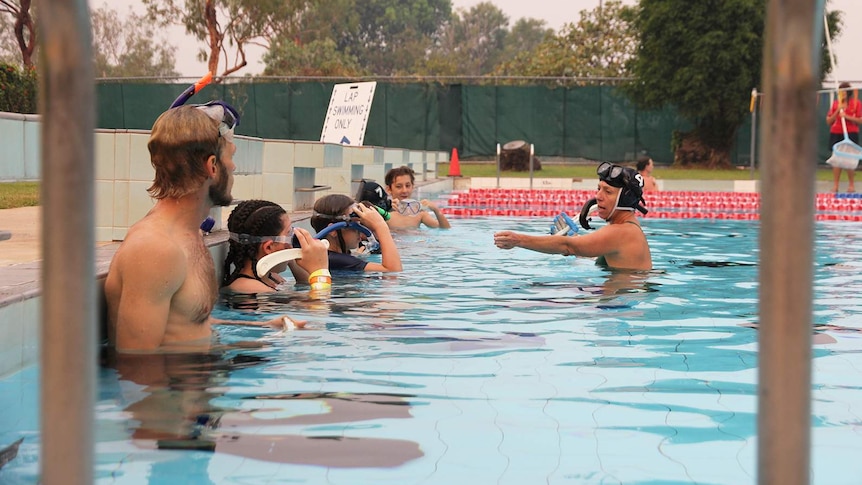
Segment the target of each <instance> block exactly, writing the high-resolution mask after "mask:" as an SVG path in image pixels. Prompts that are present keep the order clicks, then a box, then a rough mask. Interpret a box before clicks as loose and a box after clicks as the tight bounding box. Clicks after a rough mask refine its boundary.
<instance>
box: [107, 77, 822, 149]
mask: <svg viewBox="0 0 862 485" xmlns="http://www.w3.org/2000/svg"><path fill="white" fill-rule="evenodd" d="M334 84H335V83H332V82H267V81H261V80H253V81H249V82H237V83H229V84H220V85H213V86H208V87H207V88H205V89H204V91H202V92H201V93H199V94H198V95H197V97H196V99H194V100H193V101H194V102H198V103H202V102H206V101H208V100H210V99H224V100H225V101H227V102H229V103H231V104H232V105H234V106H236V107H237V108H238V110H239V111H240V113H241V115H242V119H241V123H240V126H239V127H237V133H239V134H243V135H250V136H256V137H261V138H277V139H287V140H319V139H320V133H321V130H322V128H323V122H324V118H325V116H326V109H327V107H328V106H329V97H330V95H331V94H332V88H333V85H334ZM185 87H186V85H181V84H156V83H108V82H105V83H101V84H99V85H98V86H97V99H98V126H99V127H100V128H109V129H142V130H148V129H150V128H151V127H152V125H153V122H154V121H155V120H156V118H157V117H158V115H159V114H160V113H161V112H162V111H163V110H164V109H166V108H167V107H168V106H169V105H170V103H171V102H172V101H173V100H174V98H176V96H178V95H179V93H180V92H182V90H183V89H184V88H185ZM828 108H829V99H828V95H821V97H820V99H819V100H818V120H817V121H818V122H817V124H816V129H817V130H818V136H819V138H818V139H819V140H821V142H820V145H819V146H820V150H819V152H818V159H819V160H818V161H819V162H820V163H823V161H824V160H826V158H828V157H829V155H830V151H831V148H830V147H828V146H827V144H828V142H827V140H828V136H829V134H828V127H827V126H826V124H825V122H824V121H823V120H824V119H825V117H826V111H827V109H828ZM689 129H691V125H690V124H689V123H688V122H686V121H685V120H683V119H681V118H680V117H679V116H678V115H677V114H676V112H675V111H674V110H673V109H672V108H666V109H664V110H658V111H644V110H638V109H637V108H636V107H635V106H634V105H633V104H632V103H631V102H630V101H629V100H628V99H627V98H626V97H625V96H623V95H622V94H621V93H620V91H619V90H617V89H616V88H614V87H609V86H590V87H570V88H564V87H557V88H551V87H545V86H472V85H471V86H468V85H461V84H435V83H414V84H404V83H383V82H378V84H377V88H376V90H375V94H374V101H373V103H372V108H371V113H370V115H369V120H368V127H367V131H366V134H365V144H366V145H374V146H386V147H398V148H409V149H415V150H432V151H437V150H441V151H446V152H448V151H451V149H452V148H457V149H458V152H459V153H460V154H461V156H462V157H472V156H481V157H493V156H494V154H495V153H496V149H497V144H498V143H499V144H500V145H503V144H505V143H507V142H509V141H513V140H524V141H526V142H528V143H532V144H533V145H534V146H535V149H536V155H537V156H539V157H543V156H544V157H567V158H585V159H590V160H611V161H632V160H634V159H636V158H637V156H638V155H640V154H649V155H650V156H652V158H653V159H654V160H656V161H657V162H659V163H662V164H669V163H670V162H671V161H672V160H673V154H672V151H671V146H670V144H671V138H672V135H673V132H674V131H676V130H679V131H687V130H689ZM756 138H757V137H756ZM755 153H756V151H755ZM732 158H733V162H734V163H736V164H737V165H746V166H747V165H748V164H749V163H750V161H751V120H750V119H749V120H747V121H746V122H745V123H744V124H743V126H742V127H740V129H739V131H738V133H737V137H736V146H735V148H734V150H733V153H732Z"/></svg>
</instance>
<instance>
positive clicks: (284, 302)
mask: <svg viewBox="0 0 862 485" xmlns="http://www.w3.org/2000/svg"><path fill="white" fill-rule="evenodd" d="M549 225H550V221H546V220H539V219H537V218H533V219H521V218H515V219H505V218H484V219H482V218H479V219H455V220H453V226H454V227H453V229H452V230H449V231H439V230H422V231H417V232H414V233H410V234H400V235H398V236H397V243H398V245H399V247H400V248H402V259H403V261H404V272H403V273H401V274H398V275H380V274H376V275H355V276H344V275H336V277H335V283H334V286H333V293H332V298H331V299H330V300H328V301H310V300H308V299H307V298H306V297H305V295H304V294H303V293H302V292H299V293H297V292H294V291H292V290H288V291H285V292H283V293H280V294H276V295H272V296H269V297H266V298H258V299H254V300H249V299H248V298H243V299H240V298H234V299H230V300H227V301H225V303H224V304H223V306H222V307H221V308H220V309H219V311H218V314H217V316H219V317H222V318H250V317H259V318H263V316H264V315H270V316H271V315H272V314H280V313H283V312H287V313H288V314H290V315H292V316H295V317H297V318H301V319H306V320H308V321H309V322H310V323H309V329H306V330H300V331H293V332H289V333H286V334H276V333H274V332H272V331H267V330H262V329H255V328H247V327H223V328H221V329H220V334H221V340H222V342H223V343H226V344H230V345H231V346H232V348H230V349H229V350H226V351H223V352H219V353H216V354H214V355H209V356H188V355H170V356H159V357H140V358H130V359H129V360H128V361H117V362H112V363H111V364H110V365H109V366H108V367H104V368H102V369H101V370H100V375H99V383H100V384H99V396H98V401H97V409H96V413H97V426H98V428H97V429H98V431H97V435H96V440H97V444H96V457H97V470H96V474H97V483H100V484H109V483H122V484H136V483H141V484H158V485H161V484H174V483H194V484H281V483H285V484H288V483H289V484H295V483H309V484H324V483H325V484H366V483H367V484H379V483H393V484H420V483H421V484H447V485H448V484H462V483H467V484H485V483H495V484H532V483H577V484H611V483H614V484H615V483H624V484H680V483H701V484H734V485H736V484H741V483H754V482H755V481H756V477H757V471H756V466H757V465H756V456H757V441H756V408H757V336H758V335H757V330H756V325H757V318H758V316H757V311H758V310H757V297H758V283H757V279H758V266H757V264H758V247H757V243H758V230H759V223H758V222H757V221H730V220H648V221H645V222H644V226H645V232H646V233H647V236H648V237H649V240H650V243H651V247H652V252H653V259H654V266H655V269H654V270H653V271H652V272H650V273H648V274H641V275H637V274H635V275H632V274H625V273H613V272H609V271H607V270H605V269H602V268H599V267H597V266H595V265H594V264H593V262H592V261H591V260H588V259H578V258H565V257H562V256H556V255H545V254H540V253H535V252H530V251H526V250H522V249H515V250H511V251H503V250H499V249H497V248H495V247H494V245H493V239H492V234H493V232H494V231H497V230H503V229H514V230H519V231H525V232H529V233H544V232H547V231H548V228H549ZM816 228H817V229H816V230H817V248H816V263H815V264H816V269H815V299H816V301H815V305H814V311H815V315H814V329H813V333H814V341H815V347H814V352H813V355H814V361H813V379H814V383H813V399H814V400H813V406H812V413H813V415H812V426H813V428H812V429H813V432H812V482H813V483H828V484H842V483H847V484H851V483H858V481H859V477H860V476H862V461H860V460H859V459H858V457H859V456H862V436H860V435H862V353H860V352H859V349H860V348H862V333H860V331H862V298H860V296H859V295H860V292H862V271H860V270H862V226H859V225H858V224H853V223H844V222H835V223H826V222H819V223H818V224H817V226H816ZM376 257H378V258H379V256H376ZM250 341H252V342H253V343H256V345H252V344H248V343H245V342H250ZM237 346H241V347H239V348H237ZM37 379H38V376H37V370H36V369H26V370H25V371H23V372H21V373H18V374H16V375H14V376H11V377H9V378H7V379H5V380H3V381H0V395H2V396H3V397H2V398H0V399H2V400H3V402H4V403H5V404H6V406H4V410H5V411H7V412H4V415H2V416H0V446H5V445H6V444H8V443H11V442H13V441H14V440H15V439H17V438H18V437H21V436H24V437H25V441H24V444H22V445H21V448H20V450H19V454H18V457H17V458H16V459H14V460H13V461H11V462H10V463H8V464H7V465H6V466H5V467H4V468H2V470H0V483H4V484H5V483H10V484H18V483H22V484H23V483H34V482H35V481H36V480H37V478H36V477H37V476H38V466H39V465H38V439H39V436H38V431H37V427H38V425H37V424H36V421H37V413H38V396H37V385H38V384H37ZM13 394H14V397H13ZM10 406H11V407H10Z"/></svg>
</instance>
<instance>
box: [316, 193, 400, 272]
mask: <svg viewBox="0 0 862 485" xmlns="http://www.w3.org/2000/svg"><path fill="white" fill-rule="evenodd" d="M311 227H313V228H314V230H315V231H317V234H318V236H321V235H323V237H324V238H326V239H327V240H328V241H329V269H330V270H332V271H338V270H341V271H383V272H398V271H401V256H400V255H399V254H398V248H397V247H395V241H394V240H393V239H392V233H390V232H389V226H388V225H387V224H386V220H384V219H383V216H382V215H381V214H380V212H379V211H378V209H377V207H375V206H371V205H370V204H369V205H365V204H357V203H356V202H355V201H354V200H353V199H351V198H350V197H348V196H346V195H342V194H330V195H326V196H323V197H321V198H320V199H317V201H316V202H315V203H314V213H313V215H312V216H311ZM363 236H365V237H368V238H370V237H373V238H374V239H375V240H376V241H377V243H378V244H380V254H381V258H382V261H381V262H380V263H374V262H369V261H366V260H365V259H362V258H357V257H356V256H354V255H352V254H351V252H352V251H353V250H356V249H357V248H358V247H359V243H360V242H361V241H362V237H363Z"/></svg>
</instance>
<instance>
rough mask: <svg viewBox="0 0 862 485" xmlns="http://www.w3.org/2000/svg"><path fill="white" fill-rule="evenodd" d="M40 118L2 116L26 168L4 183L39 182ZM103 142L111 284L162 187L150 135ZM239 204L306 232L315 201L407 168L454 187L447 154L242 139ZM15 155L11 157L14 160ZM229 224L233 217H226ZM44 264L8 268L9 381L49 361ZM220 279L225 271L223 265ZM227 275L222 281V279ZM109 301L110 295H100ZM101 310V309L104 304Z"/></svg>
mask: <svg viewBox="0 0 862 485" xmlns="http://www.w3.org/2000/svg"><path fill="white" fill-rule="evenodd" d="M38 123H39V117H38V116H33V115H27V116H23V115H18V116H11V115H10V116H7V114H6V113H0V140H2V141H4V142H6V143H5V146H6V147H11V148H8V150H7V153H10V154H12V155H15V158H13V159H15V160H20V162H19V166H17V167H16V166H15V164H8V165H9V166H7V167H6V168H5V169H4V170H5V171H4V172H0V180H3V179H6V180H10V179H31V180H32V179H38V178H39V176H40V174H39V170H40V169H41V167H40V166H39V163H38V161H39V160H40V158H39V157H40V155H39V146H38V142H37V141H34V140H38V132H39V127H38ZM95 136H96V139H95V155H96V160H95V163H96V167H95V168H96V181H95V194H96V201H95V211H96V213H95V220H96V227H95V237H96V241H99V242H100V243H101V244H100V245H99V247H98V248H97V249H96V258H95V259H96V261H95V264H96V269H95V271H96V278H97V279H98V282H99V285H100V287H101V285H102V284H103V283H104V278H105V275H106V274H107V271H108V267H109V265H110V262H111V258H112V257H113V254H114V251H115V250H116V248H117V246H118V245H119V243H109V244H103V243H105V242H111V241H122V239H123V238H125V236H126V232H127V231H128V228H129V226H131V225H132V224H133V223H134V222H135V221H137V220H139V219H141V218H142V217H143V216H144V215H145V214H146V213H147V211H149V210H150V208H152V206H153V200H152V199H151V198H150V197H149V195H148V194H147V187H149V186H150V184H151V183H152V181H153V176H154V170H153V167H152V165H151V164H150V158H149V152H148V151H147V141H148V139H149V131H141V130H97V131H96V134H95ZM236 144H237V152H236V154H235V155H234V161H235V162H236V166H237V168H236V172H235V173H234V175H235V177H234V188H233V195H234V198H235V199H236V200H244V199H254V198H257V199H267V200H271V201H273V202H277V203H279V204H281V206H282V207H284V208H285V210H287V211H288V212H289V213H291V214H293V215H294V216H293V218H294V219H295V220H297V221H300V223H302V221H303V219H306V218H307V217H308V214H307V213H306V214H304V215H303V214H302V213H303V211H306V212H307V211H309V210H310V209H311V206H312V204H313V203H314V200H315V199H317V198H319V197H322V196H324V195H327V194H348V195H351V196H352V195H353V194H355V193H356V189H357V187H358V181H359V179H362V178H366V179H373V180H376V181H379V182H381V183H382V182H383V178H384V175H385V174H386V172H387V171H388V170H390V169H391V168H393V167H399V166H401V165H407V166H409V167H411V168H412V169H413V170H414V171H415V172H416V178H417V185H418V186H419V188H418V196H419V197H429V196H431V195H434V194H439V193H445V192H450V191H452V189H453V180H452V179H437V164H438V163H440V162H447V161H448V160H449V155H448V153H446V152H436V151H434V152H432V151H419V150H406V149H399V148H382V147H368V146H362V147H354V146H342V145H333V144H327V143H317V142H305V141H288V140H269V139H266V140H265V139H261V138H251V137H243V136H237V137H236ZM10 150H11V151H10ZM225 210H226V211H227V212H229V211H230V208H227V209H222V208H216V209H213V211H212V213H211V215H212V217H213V218H214V219H215V220H216V227H215V231H214V233H213V234H212V235H210V236H208V237H207V244H208V245H209V247H210V253H211V254H212V255H213V259H214V260H215V261H223V260H224V257H225V252H226V241H227V237H226V236H225V234H224V233H223V232H220V231H219V229H220V228H221V223H222V221H223V220H224V218H223V211H225ZM224 215H226V213H225V214H224ZM40 266H41V265H40V262H39V261H34V262H30V263H22V264H17V265H12V266H6V267H0V377H3V376H5V375H8V374H10V373H12V372H16V371H17V370H19V369H21V368H23V367H26V366H29V365H31V364H34V363H35V362H37V361H38V359H39V324H40V319H41V312H40V309H41V287H40V284H39V281H40V278H41V275H40ZM215 266H216V268H217V271H221V265H220V264H216V265H215ZM219 276H220V275H219ZM99 294H101V292H99ZM100 307H101V304H100Z"/></svg>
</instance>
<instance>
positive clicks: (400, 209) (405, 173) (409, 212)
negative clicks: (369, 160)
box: [385, 166, 452, 229]
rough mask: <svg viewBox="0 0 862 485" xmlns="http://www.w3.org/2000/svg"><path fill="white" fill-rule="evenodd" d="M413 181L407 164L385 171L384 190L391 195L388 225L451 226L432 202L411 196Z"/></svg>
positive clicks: (413, 227)
mask: <svg viewBox="0 0 862 485" xmlns="http://www.w3.org/2000/svg"><path fill="white" fill-rule="evenodd" d="M415 181H416V178H415V173H414V172H413V169H412V168H410V167H407V166H402V167H398V168H393V169H392V170H390V171H389V172H387V173H386V177H385V182H386V190H387V192H389V195H390V196H391V197H392V217H391V218H390V219H389V227H390V228H391V229H417V228H418V227H419V226H420V225H421V224H425V225H426V226H428V227H435V228H440V229H449V228H450V227H452V226H451V225H449V221H448V220H447V219H446V216H445V215H443V212H442V211H441V210H440V209H439V208H438V207H437V206H436V205H435V204H434V203H433V202H431V201H429V200H427V199H422V200H421V201H419V200H416V199H412V198H411V196H412V195H413V188H414V183H415ZM425 209H427V210H425Z"/></svg>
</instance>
